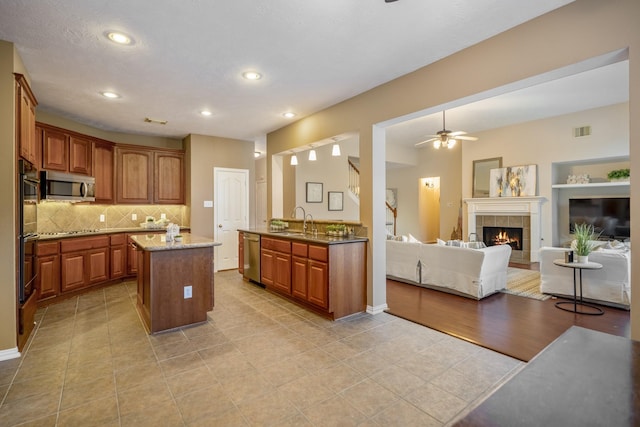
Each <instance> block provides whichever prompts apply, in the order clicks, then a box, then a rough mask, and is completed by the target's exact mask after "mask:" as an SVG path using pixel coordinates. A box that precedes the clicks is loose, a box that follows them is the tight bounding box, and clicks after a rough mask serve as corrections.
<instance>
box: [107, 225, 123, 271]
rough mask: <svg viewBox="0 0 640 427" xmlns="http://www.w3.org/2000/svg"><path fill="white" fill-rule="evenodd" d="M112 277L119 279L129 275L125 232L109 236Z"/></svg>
mask: <svg viewBox="0 0 640 427" xmlns="http://www.w3.org/2000/svg"><path fill="white" fill-rule="evenodd" d="M109 248H110V254H109V255H110V259H111V269H110V279H119V278H120V277H124V276H126V275H127V236H126V235H125V234H124V233H120V234H113V235H111V236H110V238H109Z"/></svg>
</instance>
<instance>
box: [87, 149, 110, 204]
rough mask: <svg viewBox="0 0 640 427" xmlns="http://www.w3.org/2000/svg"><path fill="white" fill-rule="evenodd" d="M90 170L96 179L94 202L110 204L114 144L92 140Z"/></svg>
mask: <svg viewBox="0 0 640 427" xmlns="http://www.w3.org/2000/svg"><path fill="white" fill-rule="evenodd" d="M91 151H92V168H91V169H92V172H93V176H94V177H95V179H96V187H95V195H96V203H107V204H111V203H113V200H114V191H113V179H114V173H113V167H114V152H113V151H114V144H113V143H110V142H107V141H95V140H94V141H93V146H92V150H91Z"/></svg>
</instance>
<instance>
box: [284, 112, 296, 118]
mask: <svg viewBox="0 0 640 427" xmlns="http://www.w3.org/2000/svg"><path fill="white" fill-rule="evenodd" d="M282 116H283V117H286V118H287V119H292V118H294V117H295V116H296V113H292V112H291V111H287V112H286V113H282Z"/></svg>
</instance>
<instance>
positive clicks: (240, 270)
mask: <svg viewBox="0 0 640 427" xmlns="http://www.w3.org/2000/svg"><path fill="white" fill-rule="evenodd" d="M238 273H240V274H244V233H243V232H242V231H241V232H239V233H238Z"/></svg>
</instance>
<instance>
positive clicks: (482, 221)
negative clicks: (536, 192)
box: [465, 197, 546, 263]
mask: <svg viewBox="0 0 640 427" xmlns="http://www.w3.org/2000/svg"><path fill="white" fill-rule="evenodd" d="M545 200H546V199H545V198H544V197H491V198H477V199H465V203H466V204H467V230H469V234H471V233H475V236H476V240H482V241H484V242H485V243H486V244H487V246H491V245H494V244H508V245H510V246H511V249H512V250H511V261H512V262H516V263H529V262H538V260H539V256H538V251H539V249H540V246H541V241H542V238H541V233H540V227H541V221H540V206H541V205H542V203H544V201H545Z"/></svg>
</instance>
